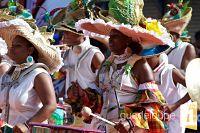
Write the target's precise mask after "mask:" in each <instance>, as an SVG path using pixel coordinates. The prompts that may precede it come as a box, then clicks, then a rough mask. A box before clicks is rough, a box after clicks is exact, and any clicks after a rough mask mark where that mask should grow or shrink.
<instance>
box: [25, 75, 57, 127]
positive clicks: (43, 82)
mask: <svg viewBox="0 0 200 133" xmlns="http://www.w3.org/2000/svg"><path fill="white" fill-rule="evenodd" d="M34 89H35V90H36V92H37V94H38V96H39V98H40V100H41V101H42V104H43V107H42V108H41V109H40V110H39V111H38V112H37V113H36V114H35V115H34V116H33V117H32V118H30V119H29V120H28V122H39V123H40V122H43V121H45V120H47V119H48V118H49V117H50V116H51V113H53V111H54V110H55V109H56V97H55V92H54V88H53V84H52V80H51V77H50V76H49V75H48V74H46V73H41V74H39V75H38V76H36V78H35V81H34Z"/></svg>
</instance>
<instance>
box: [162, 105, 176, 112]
mask: <svg viewBox="0 0 200 133" xmlns="http://www.w3.org/2000/svg"><path fill="white" fill-rule="evenodd" d="M164 108H165V109H164V110H165V113H169V114H171V113H172V112H174V111H175V110H176V109H177V105H176V104H170V105H169V104H168V105H165V106H164Z"/></svg>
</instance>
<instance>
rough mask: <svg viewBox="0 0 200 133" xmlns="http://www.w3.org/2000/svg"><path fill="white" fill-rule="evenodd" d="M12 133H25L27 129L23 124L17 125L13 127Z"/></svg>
mask: <svg viewBox="0 0 200 133" xmlns="http://www.w3.org/2000/svg"><path fill="white" fill-rule="evenodd" d="M13 131H14V133H27V132H28V131H29V129H28V128H27V127H26V126H25V124H23V123H18V124H17V125H15V126H14V127H13Z"/></svg>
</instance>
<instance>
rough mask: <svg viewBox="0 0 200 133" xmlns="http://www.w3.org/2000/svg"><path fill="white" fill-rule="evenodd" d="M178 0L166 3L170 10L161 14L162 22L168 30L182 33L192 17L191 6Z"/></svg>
mask: <svg viewBox="0 0 200 133" xmlns="http://www.w3.org/2000/svg"><path fill="white" fill-rule="evenodd" d="M188 4H189V1H188V2H186V3H185V4H183V3H182V1H180V2H179V3H178V4H174V3H172V4H171V5H168V6H169V7H170V10H169V11H168V12H167V13H166V14H165V15H164V16H163V18H162V24H163V25H164V26H165V27H166V28H167V29H168V30H169V31H170V32H175V33H177V34H179V35H182V33H183V31H184V30H185V28H186V27H187V25H188V23H189V22H190V20H191V17H192V8H191V7H188Z"/></svg>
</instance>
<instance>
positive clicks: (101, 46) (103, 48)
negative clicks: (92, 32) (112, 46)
mask: <svg viewBox="0 0 200 133" xmlns="http://www.w3.org/2000/svg"><path fill="white" fill-rule="evenodd" d="M90 44H91V45H93V46H96V47H98V48H99V49H100V51H101V52H102V53H103V54H104V56H105V57H109V56H110V50H109V48H108V47H107V46H106V45H105V44H103V43H102V42H100V41H98V40H96V39H93V38H90Z"/></svg>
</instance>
